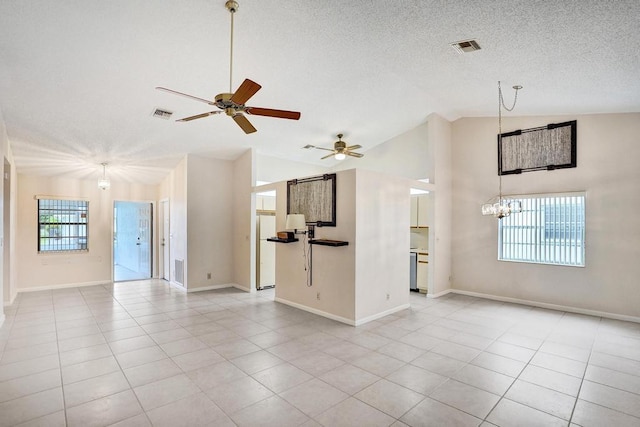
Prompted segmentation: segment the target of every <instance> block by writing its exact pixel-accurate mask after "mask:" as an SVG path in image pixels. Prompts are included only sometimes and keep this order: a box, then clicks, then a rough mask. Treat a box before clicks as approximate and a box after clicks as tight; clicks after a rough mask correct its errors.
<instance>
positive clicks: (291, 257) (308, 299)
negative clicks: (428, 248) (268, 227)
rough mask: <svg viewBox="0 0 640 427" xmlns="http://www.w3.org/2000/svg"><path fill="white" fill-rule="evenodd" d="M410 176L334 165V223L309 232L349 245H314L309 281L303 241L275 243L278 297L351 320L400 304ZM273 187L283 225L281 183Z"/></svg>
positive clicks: (404, 301)
mask: <svg viewBox="0 0 640 427" xmlns="http://www.w3.org/2000/svg"><path fill="white" fill-rule="evenodd" d="M300 178H302V177H300ZM409 183H410V181H409V180H406V179H403V178H399V177H392V176H388V175H384V174H380V173H377V172H373V171H361V170H356V169H351V170H346V171H340V172H337V176H336V187H337V188H336V227H316V229H315V234H316V238H324V239H331V240H344V241H348V242H349V245H348V246H342V247H326V246H318V245H314V246H313V247H312V251H313V255H312V262H313V270H312V274H313V281H312V286H307V276H306V274H307V273H306V271H305V260H304V257H303V251H304V250H305V249H306V250H308V247H309V246H308V245H306V243H305V242H304V241H303V239H302V236H299V237H301V241H299V242H295V243H276V299H277V300H278V301H281V302H286V303H290V304H293V305H296V306H299V307H301V308H305V309H308V310H310V311H313V312H316V313H318V314H322V315H325V316H327V317H331V318H334V319H336V320H340V321H343V322H346V323H350V324H359V323H363V322H366V321H369V320H373V319H375V318H377V317H379V316H382V315H384V314H388V313H391V312H393V311H396V310H399V309H403V308H406V307H407V306H408V302H409V290H408V288H409V259H408V258H409V232H408V230H409V215H408V212H409ZM276 191H277V195H278V197H277V207H276V227H277V229H278V230H283V229H284V225H285V218H286V183H284V182H283V183H279V184H278V186H277V189H276ZM318 294H320V297H319V298H318ZM387 295H389V298H388V299H387Z"/></svg>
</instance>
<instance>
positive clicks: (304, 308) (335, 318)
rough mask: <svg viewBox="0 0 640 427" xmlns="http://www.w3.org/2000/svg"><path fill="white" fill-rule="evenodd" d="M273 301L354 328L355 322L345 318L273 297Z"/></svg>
mask: <svg viewBox="0 0 640 427" xmlns="http://www.w3.org/2000/svg"><path fill="white" fill-rule="evenodd" d="M274 301H276V302H279V303H282V304H285V305H288V306H291V307H294V308H297V309H300V310H303V311H308V312H309V313H313V314H317V315H318V316H322V317H326V318H327V319H331V320H335V321H337V322H341V323H346V324H347V325H350V326H356V322H355V321H354V320H352V319H347V318H346V317H342V316H336V315H335V314H331V313H327V312H326V311H322V310H318V309H317V308H312V307H307V306H306V305H302V304H298V303H297V302H293V301H289V300H286V299H283V298H278V297H275V298H274Z"/></svg>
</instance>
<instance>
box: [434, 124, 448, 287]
mask: <svg viewBox="0 0 640 427" xmlns="http://www.w3.org/2000/svg"><path fill="white" fill-rule="evenodd" d="M428 123H429V127H428V140H429V158H430V159H431V160H430V161H431V162H433V165H434V169H433V173H432V175H431V180H432V182H433V184H434V185H435V194H434V195H431V200H432V201H433V207H432V210H430V211H429V216H430V217H432V219H431V224H433V226H431V227H430V229H429V294H430V295H434V296H438V295H440V294H442V293H444V292H448V290H449V289H450V288H451V248H452V239H451V233H452V229H453V225H452V213H453V199H452V193H453V162H452V153H453V151H452V140H451V138H452V134H451V123H450V122H448V121H447V120H445V119H443V118H442V117H440V116H438V115H437V114H431V115H430V116H429V118H428Z"/></svg>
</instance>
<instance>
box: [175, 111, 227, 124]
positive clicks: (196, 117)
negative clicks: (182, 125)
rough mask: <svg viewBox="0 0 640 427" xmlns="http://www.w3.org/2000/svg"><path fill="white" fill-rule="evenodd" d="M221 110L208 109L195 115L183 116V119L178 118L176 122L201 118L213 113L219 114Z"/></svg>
mask: <svg viewBox="0 0 640 427" xmlns="http://www.w3.org/2000/svg"><path fill="white" fill-rule="evenodd" d="M220 113H222V111H209V112H208V113H202V114H196V115H195V116H189V117H185V118H183V119H178V120H176V122H190V121H191V120H196V119H203V118H205V117H209V116H213V115H214V114H220Z"/></svg>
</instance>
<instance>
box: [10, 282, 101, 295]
mask: <svg viewBox="0 0 640 427" xmlns="http://www.w3.org/2000/svg"><path fill="white" fill-rule="evenodd" d="M111 283H113V282H111V281H110V280H100V281H94V282H81V283H64V284H62V285H48V286H36V287H33V288H24V289H18V293H22V292H38V291H51V290H55V289H66V288H83V287H85V286H97V285H109V284H111ZM14 299H15V298H14Z"/></svg>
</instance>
